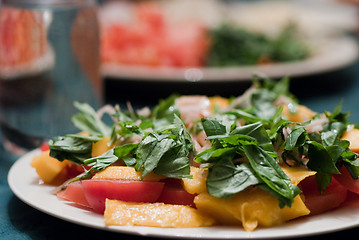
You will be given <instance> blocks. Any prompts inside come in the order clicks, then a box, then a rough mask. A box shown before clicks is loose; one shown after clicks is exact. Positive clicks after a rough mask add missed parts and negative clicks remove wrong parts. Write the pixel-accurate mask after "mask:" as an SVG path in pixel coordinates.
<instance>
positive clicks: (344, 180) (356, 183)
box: [334, 166, 359, 194]
mask: <svg viewBox="0 0 359 240" xmlns="http://www.w3.org/2000/svg"><path fill="white" fill-rule="evenodd" d="M339 171H340V173H341V174H336V175H334V177H335V179H336V180H338V182H339V183H340V184H341V185H343V186H344V187H345V188H346V189H348V190H349V191H351V192H354V193H357V194H359V179H357V180H355V179H353V178H352V176H351V175H350V173H349V172H348V170H347V169H346V167H344V166H342V167H341V168H339Z"/></svg>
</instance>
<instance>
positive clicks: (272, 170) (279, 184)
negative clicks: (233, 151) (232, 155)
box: [243, 145, 295, 206]
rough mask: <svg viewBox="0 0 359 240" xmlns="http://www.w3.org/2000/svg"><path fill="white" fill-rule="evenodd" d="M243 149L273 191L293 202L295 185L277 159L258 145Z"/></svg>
mask: <svg viewBox="0 0 359 240" xmlns="http://www.w3.org/2000/svg"><path fill="white" fill-rule="evenodd" d="M243 149H244V153H245V154H246V156H247V158H248V160H249V163H250V165H251V166H252V168H253V170H254V171H255V172H256V173H257V176H258V177H259V178H260V179H261V180H262V181H263V182H264V183H265V184H266V185H267V186H268V187H269V188H271V189H272V190H273V191H275V192H276V193H278V194H279V195H281V196H283V197H284V198H286V199H288V200H289V201H290V202H292V201H293V198H294V197H295V191H294V187H293V185H292V183H291V181H290V179H289V178H288V176H287V175H286V174H285V173H284V172H283V170H282V169H281V168H280V167H279V165H278V163H277V162H276V161H275V159H274V158H273V157H271V156H270V155H269V154H268V153H266V152H265V151H264V150H263V149H261V148H260V147H258V146H256V145H245V146H243ZM287 205H288V204H287ZM288 206H290V205H288Z"/></svg>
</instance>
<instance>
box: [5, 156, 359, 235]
mask: <svg viewBox="0 0 359 240" xmlns="http://www.w3.org/2000/svg"><path fill="white" fill-rule="evenodd" d="M39 153H41V150H40V149H34V150H32V151H30V152H28V153H26V154H24V155H23V156H21V157H20V158H19V159H18V160H17V161H16V162H15V163H14V164H13V165H12V166H11V168H10V170H9V172H8V184H9V187H10V189H11V190H12V192H13V193H14V194H15V195H16V196H17V197H18V198H19V199H20V200H21V201H23V202H24V203H26V204H27V205H29V206H31V207H33V208H35V209H37V210H39V211H41V212H44V213H46V214H48V215H50V216H53V217H55V218H58V219H62V220H65V221H67V222H70V223H74V224H77V225H81V226H85V227H90V228H94V229H100V230H105V231H111V232H117V233H119V234H121V233H123V234H130V235H137V236H143V237H146V236H147V237H158V238H182V239H279V238H297V237H306V236H315V235H320V234H327V233H332V232H337V231H341V230H346V229H350V228H354V227H358V226H359V197H358V199H356V201H352V202H349V203H348V204H345V205H344V206H342V207H341V208H339V209H336V210H333V211H331V212H328V213H324V214H321V215H317V216H311V217H304V218H299V219H296V220H292V221H289V222H287V223H285V224H283V225H281V226H278V227H271V228H259V229H257V230H255V231H254V232H245V231H244V230H243V228H241V227H234V226H213V227H201V228H155V227H140V226H129V227H127V226H106V225H105V223H104V221H102V222H101V223H100V219H103V216H102V215H98V214H95V213H92V212H91V211H88V210H85V209H81V208H78V207H74V206H71V204H70V202H66V201H62V200H58V199H57V197H56V196H55V195H54V194H49V193H50V192H51V191H53V189H54V188H55V187H54V186H50V185H41V184H39V183H38V182H39V178H38V177H37V175H36V172H35V169H33V168H32V167H31V166H30V162H31V160H32V157H33V156H35V155H38V154H39ZM24 164H26V165H24ZM29 170H30V171H29ZM31 170H32V171H31ZM27 171H28V172H27ZM24 173H25V175H22V174H24ZM19 174H20V176H21V177H20V178H19ZM26 174H27V175H26ZM24 179H31V182H26V180H25V181H24ZM20 186H22V188H24V189H27V191H28V192H23V191H21V187H20ZM31 191H35V193H36V194H35V193H34V194H32V195H36V196H37V197H39V199H40V197H43V198H44V200H46V199H48V198H52V199H56V200H57V201H56V202H51V203H49V204H50V205H51V207H49V206H50V205H49V206H46V205H42V204H39V203H41V202H36V200H35V201H34V200H33V199H31V198H30V199H29V198H28V199H27V197H29V193H31ZM39 193H40V194H43V195H40V196H38V194H39ZM30 196H31V194H30ZM39 199H37V201H39ZM353 204H354V205H353ZM52 206H55V207H53V208H52ZM353 206H356V207H357V211H356V218H355V219H353V218H351V219H350V220H351V221H350V222H346V221H344V223H341V224H336V225H335V226H333V225H332V224H331V225H330V226H328V228H316V229H309V230H308V229H307V228H305V229H306V230H307V231H306V232H305V231H301V232H298V231H294V232H293V229H294V230H295V228H296V226H302V224H304V225H308V224H310V222H313V221H314V222H316V221H319V222H318V223H320V221H322V220H323V219H325V218H326V217H327V216H329V217H331V218H329V219H326V220H329V221H335V220H337V221H339V220H340V219H341V218H340V217H338V216H336V215H335V213H337V212H339V213H340V212H342V211H344V213H346V212H347V213H351V214H353V211H352V208H353ZM56 207H59V208H60V210H61V211H65V212H64V213H62V212H60V214H59V211H58V209H56ZM67 211H70V212H71V213H72V212H73V213H74V214H73V215H66V213H67ZM76 216H81V218H84V217H85V218H86V219H91V220H96V222H91V221H79V220H77V219H76ZM324 221H325V220H324ZM308 226H311V225H308ZM304 227H305V226H304ZM198 229H200V230H202V231H198ZM218 231H220V232H221V233H222V234H220V235H218ZM275 231H278V232H279V233H277V234H275ZM214 233H215V234H214ZM225 233H226V234H225ZM238 235H239V236H238Z"/></svg>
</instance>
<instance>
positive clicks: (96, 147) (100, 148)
mask: <svg viewBox="0 0 359 240" xmlns="http://www.w3.org/2000/svg"><path fill="white" fill-rule="evenodd" d="M110 139H111V137H104V138H102V139H101V140H100V141H98V142H95V143H93V144H92V153H91V155H92V157H97V156H100V155H101V154H103V153H105V152H107V151H108V150H110V149H111V148H112V146H109V145H108V143H109V142H110Z"/></svg>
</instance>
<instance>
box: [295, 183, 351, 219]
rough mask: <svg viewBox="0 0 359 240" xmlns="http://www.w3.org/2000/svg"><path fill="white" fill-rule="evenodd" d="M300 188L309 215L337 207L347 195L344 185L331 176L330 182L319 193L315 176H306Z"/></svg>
mask: <svg viewBox="0 0 359 240" xmlns="http://www.w3.org/2000/svg"><path fill="white" fill-rule="evenodd" d="M301 189H302V191H303V194H304V197H305V199H304V200H305V201H304V203H305V205H306V206H307V208H308V209H309V210H310V214H311V215H316V214H319V213H323V212H326V211H329V210H331V209H334V208H336V207H338V206H339V205H340V204H342V203H343V202H344V201H345V200H346V198H347V195H348V191H347V189H346V188H345V187H343V186H342V185H341V184H339V183H338V181H337V180H335V178H332V183H331V184H330V185H329V187H328V188H327V189H325V190H324V191H322V193H320V192H319V191H318V187H317V183H316V180H315V176H311V177H308V178H306V179H305V180H303V181H302V182H301Z"/></svg>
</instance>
